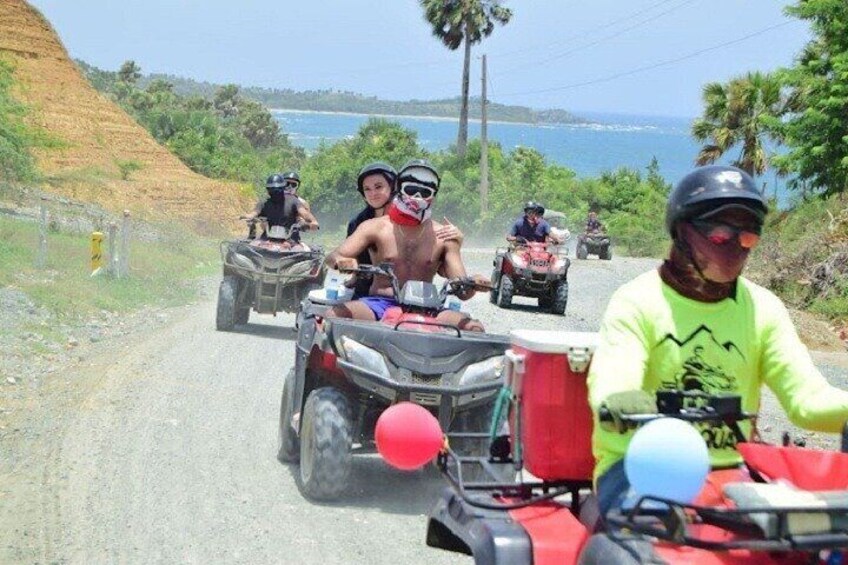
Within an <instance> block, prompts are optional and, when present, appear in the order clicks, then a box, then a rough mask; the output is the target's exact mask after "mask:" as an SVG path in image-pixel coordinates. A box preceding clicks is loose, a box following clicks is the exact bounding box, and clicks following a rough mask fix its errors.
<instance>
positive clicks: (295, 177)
mask: <svg viewBox="0 0 848 565" xmlns="http://www.w3.org/2000/svg"><path fill="white" fill-rule="evenodd" d="M283 180H284V181H294V182H296V183H297V184H300V175H299V174H297V173H296V172H295V171H286V172H285V173H283Z"/></svg>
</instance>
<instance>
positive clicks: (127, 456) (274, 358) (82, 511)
mask: <svg viewBox="0 0 848 565" xmlns="http://www.w3.org/2000/svg"><path fill="white" fill-rule="evenodd" d="M469 262H470V263H471V264H472V270H474V271H477V272H483V273H488V272H489V269H490V266H491V255H490V254H483V253H478V254H472V255H470V256H469ZM654 264H655V261H652V260H632V259H620V258H616V259H614V260H613V261H611V262H601V261H597V260H589V261H582V262H576V263H575V264H574V266H573V268H572V272H571V276H570V279H571V299H570V301H569V305H568V309H567V315H566V316H565V317H564V318H562V317H557V316H552V315H548V314H538V313H537V312H536V310H535V308H532V307H530V304H532V303H533V301H530V300H526V299H518V300H517V302H518V303H519V306H518V307H517V308H516V309H513V310H508V311H506V310H499V309H496V308H495V307H494V306H492V305H490V304H489V303H488V301H487V297H485V296H478V297H475V298H474V299H473V302H472V303H471V305H470V310H471V311H472V312H474V313H475V314H477V315H478V316H479V317H480V318H481V319H482V321H483V322H484V323H485V324H486V325H487V328H488V329H489V330H490V331H493V332H498V333H503V332H508V331H509V330H510V329H513V328H518V327H531V328H537V329H565V330H580V331H584V330H596V329H597V327H598V323H599V318H600V314H601V312H602V311H603V309H604V306H605V305H606V302H607V300H608V298H609V295H610V293H611V292H612V290H613V289H614V288H616V287H617V286H618V285H619V284H620V283H622V282H623V281H625V280H628V279H630V278H632V276H634V275H635V274H637V273H640V272H643V271H645V270H647V269H649V268H651V267H652V266H653V265H654ZM168 318H169V320H170V321H169V322H163V323H162V324H159V327H158V328H157V329H156V330H155V331H145V332H141V333H139V334H136V335H132V336H128V337H124V338H121V339H120V340H117V341H114V342H112V343H109V344H102V347H99V349H98V351H97V352H96V355H95V354H92V356H91V357H90V358H89V359H88V360H86V361H85V362H83V363H80V364H78V365H77V366H75V367H74V368H72V369H68V370H66V371H64V372H62V373H61V375H57V376H55V378H54V379H53V380H51V382H49V383H48V384H45V385H44V386H43V387H41V390H39V391H38V393H37V395H34V398H33V401H32V403H31V406H30V409H29V410H28V413H27V414H25V415H23V416H21V418H20V424H19V426H18V427H17V428H16V429H14V430H10V431H9V433H6V434H4V435H3V436H2V442H0V447H2V449H3V461H4V462H3V467H2V469H3V474H2V476H0V479H2V481H0V482H2V487H0V532H1V533H0V562H2V563H177V562H178V563H315V564H321V565H328V564H335V563H369V564H372V565H376V564H383V563H385V564H397V563H427V564H428V565H432V564H439V563H457V562H470V560H466V561H463V558H461V557H459V556H457V555H455V554H448V553H445V552H441V551H437V550H433V549H429V548H427V547H426V546H425V545H424V533H425V527H426V520H425V517H424V515H425V514H426V512H427V511H428V510H429V508H430V506H431V504H432V501H433V500H434V498H435V496H436V495H437V493H438V492H439V491H440V490H441V489H442V488H443V483H442V482H441V479H440V478H439V477H437V476H436V475H435V473H433V472H432V470H429V471H428V470H425V471H419V472H414V473H411V474H403V473H399V472H396V471H393V470H390V469H388V468H387V467H386V466H385V465H384V464H383V463H382V461H380V460H379V459H378V458H377V457H373V456H372V457H365V458H356V463H355V465H356V467H355V470H354V474H353V475H354V477H355V478H354V482H353V485H352V490H351V493H350V495H349V496H348V497H347V498H346V499H345V500H344V501H342V502H340V503H337V504H333V505H317V504H314V503H311V502H308V501H306V500H305V499H304V498H303V497H302V496H301V495H300V493H299V492H298V490H297V487H296V486H295V481H294V478H293V472H294V471H295V470H294V469H293V468H289V467H287V466H285V465H282V464H280V463H279V462H278V461H277V460H276V459H275V453H276V442H277V418H278V410H279V401H280V391H281V388H282V377H283V376H284V375H285V373H286V371H287V370H288V368H289V367H290V366H291V365H292V363H293V353H294V343H293V339H294V337H295V334H294V331H293V330H292V326H293V322H294V318H293V316H292V315H282V316H278V317H277V318H272V317H270V316H258V315H255V314H254V315H253V317H252V319H251V323H250V324H249V325H248V326H247V327H246V328H245V329H244V330H243V331H240V332H237V333H221V332H216V331H215V330H214V288H212V287H211V286H210V288H209V290H208V291H207V292H206V297H205V298H204V300H202V301H201V302H200V303H199V304H196V305H194V306H189V307H185V308H182V309H178V310H175V311H173V312H171V313H170V315H169V317H168ZM825 370H826V372H827V374H828V375H829V376H830V377H832V378H834V379H836V380H838V381H840V382H842V383H843V385H844V383H845V380H846V376H848V371H846V370H845V369H835V368H833V367H832V366H831V365H827V366H825ZM779 426H780V421H779V420H775V424H774V427H775V430H777V428H778V427H779Z"/></svg>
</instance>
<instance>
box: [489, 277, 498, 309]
mask: <svg viewBox="0 0 848 565" xmlns="http://www.w3.org/2000/svg"><path fill="white" fill-rule="evenodd" d="M499 284H500V281H499V280H498V272H497V271H492V290H490V291H489V302H491V303H492V304H497V303H498V285H499Z"/></svg>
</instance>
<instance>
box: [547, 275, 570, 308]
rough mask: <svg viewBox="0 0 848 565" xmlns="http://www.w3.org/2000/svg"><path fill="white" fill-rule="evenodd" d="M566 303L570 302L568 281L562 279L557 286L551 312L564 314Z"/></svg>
mask: <svg viewBox="0 0 848 565" xmlns="http://www.w3.org/2000/svg"><path fill="white" fill-rule="evenodd" d="M566 304H568V281H562V282H561V283H559V286H557V289H556V294H555V295H554V301H553V304H551V313H552V314H559V315H560V316H564V315H565V306H566Z"/></svg>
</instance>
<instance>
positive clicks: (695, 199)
mask: <svg viewBox="0 0 848 565" xmlns="http://www.w3.org/2000/svg"><path fill="white" fill-rule="evenodd" d="M728 208H742V209H744V210H747V211H748V212H751V213H752V214H754V215H755V216H756V217H757V218H759V220H760V221H762V220H763V219H764V218H765V215H766V214H767V213H768V207H767V206H766V199H765V197H763V194H762V193H761V192H760V190H759V189H758V188H757V185H756V183H755V182H754V179H753V178H751V175H749V174H748V173H746V172H745V171H743V170H742V169H738V168H736V167H729V166H726V165H707V166H705V167H698V168H697V169H695V170H694V171H692V172H691V173H689V174H688V175H686V176H685V177H683V178H682V179H680V182H678V183H677V186H675V187H674V190H672V191H671V194H669V196H668V205H667V206H666V209H665V227H666V229H667V230H668V232H669V234H671V237H672V238H674V237H675V226H676V225H677V223H678V222H681V221H686V220H690V219H692V218H697V217H700V216H703V215H704V214H706V213H711V214H715V213H717V212H719V211H721V210H726V209H728Z"/></svg>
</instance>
